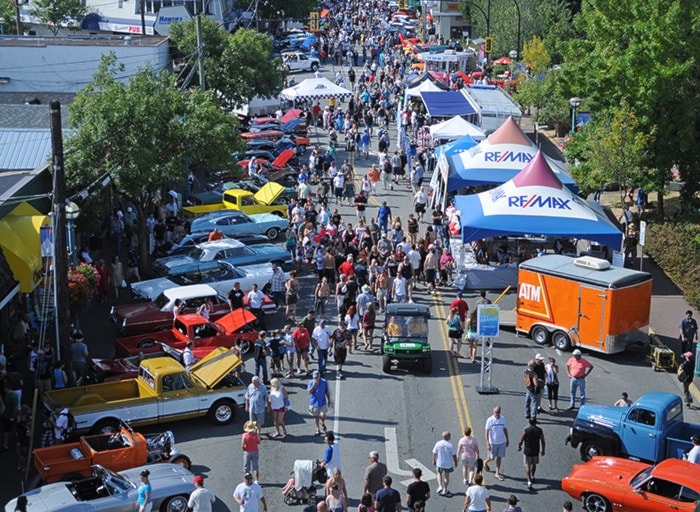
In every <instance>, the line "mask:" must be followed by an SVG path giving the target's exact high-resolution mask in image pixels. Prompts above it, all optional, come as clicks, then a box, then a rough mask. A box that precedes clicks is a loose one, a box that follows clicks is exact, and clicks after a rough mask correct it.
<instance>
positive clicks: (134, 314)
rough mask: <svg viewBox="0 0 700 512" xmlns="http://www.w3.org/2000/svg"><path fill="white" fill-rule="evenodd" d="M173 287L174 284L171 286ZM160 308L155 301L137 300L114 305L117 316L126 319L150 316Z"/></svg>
mask: <svg viewBox="0 0 700 512" xmlns="http://www.w3.org/2000/svg"><path fill="white" fill-rule="evenodd" d="M171 288H172V286H171ZM158 312H159V310H158V308H157V307H156V305H155V304H154V303H153V302H135V303H133V304H122V305H121V306H115V307H114V313H115V316H117V317H120V318H122V319H126V320H133V319H134V318H139V317H142V316H150V315H152V314H154V313H158Z"/></svg>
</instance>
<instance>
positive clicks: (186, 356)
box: [182, 340, 194, 371]
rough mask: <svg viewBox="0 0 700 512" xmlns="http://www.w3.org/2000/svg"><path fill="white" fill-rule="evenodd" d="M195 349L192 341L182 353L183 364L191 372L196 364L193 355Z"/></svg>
mask: <svg viewBox="0 0 700 512" xmlns="http://www.w3.org/2000/svg"><path fill="white" fill-rule="evenodd" d="M193 347H194V341H192V340H190V341H188V342H187V345H186V346H185V350H183V351H182V364H183V365H184V367H185V370H187V371H190V368H191V367H192V365H193V364H194V354H192V348H193Z"/></svg>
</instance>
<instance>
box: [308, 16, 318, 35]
mask: <svg viewBox="0 0 700 512" xmlns="http://www.w3.org/2000/svg"><path fill="white" fill-rule="evenodd" d="M319 19H320V13H319V12H318V11H312V12H310V13H309V30H310V31H311V32H318V30H319V22H318V20H319Z"/></svg>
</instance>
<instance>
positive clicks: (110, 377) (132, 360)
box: [89, 342, 196, 383]
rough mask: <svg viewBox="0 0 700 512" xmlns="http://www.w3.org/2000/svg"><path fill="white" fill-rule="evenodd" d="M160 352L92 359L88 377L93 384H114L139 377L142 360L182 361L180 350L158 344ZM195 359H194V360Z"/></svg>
mask: <svg viewBox="0 0 700 512" xmlns="http://www.w3.org/2000/svg"><path fill="white" fill-rule="evenodd" d="M157 344H158V346H159V347H160V350H161V351H160V352H149V353H148V354H144V353H143V352H141V353H139V354H138V355H135V356H127V357H117V358H114V359H101V358H96V357H93V358H92V359H91V360H90V370H89V372H90V377H91V379H92V381H93V382H95V383H99V382H114V381H117V380H124V379H135V378H136V377H138V376H139V367H140V365H141V361H143V360H144V359H153V358H154V357H172V358H173V359H174V360H175V361H178V362H179V361H182V350H179V349H176V348H172V347H170V346H168V345H166V344H165V343H161V342H158V343H157ZM195 359H196V358H195Z"/></svg>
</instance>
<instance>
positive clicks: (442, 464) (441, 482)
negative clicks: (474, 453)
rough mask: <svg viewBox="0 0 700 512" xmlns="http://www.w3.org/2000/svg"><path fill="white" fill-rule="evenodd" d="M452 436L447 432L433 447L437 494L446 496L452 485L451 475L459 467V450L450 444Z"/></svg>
mask: <svg viewBox="0 0 700 512" xmlns="http://www.w3.org/2000/svg"><path fill="white" fill-rule="evenodd" d="M451 438H452V435H451V434H450V433H449V432H447V431H445V432H443V433H442V439H440V440H439V441H438V442H437V443H435V446H434V447H433V466H435V468H436V469H437V482H438V488H437V493H438V494H440V495H442V496H445V495H446V494H447V493H448V491H447V486H448V485H449V484H450V473H452V472H453V471H454V470H455V467H456V466H457V450H455V447H454V445H453V444H452V443H451V442H450V439H451Z"/></svg>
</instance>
